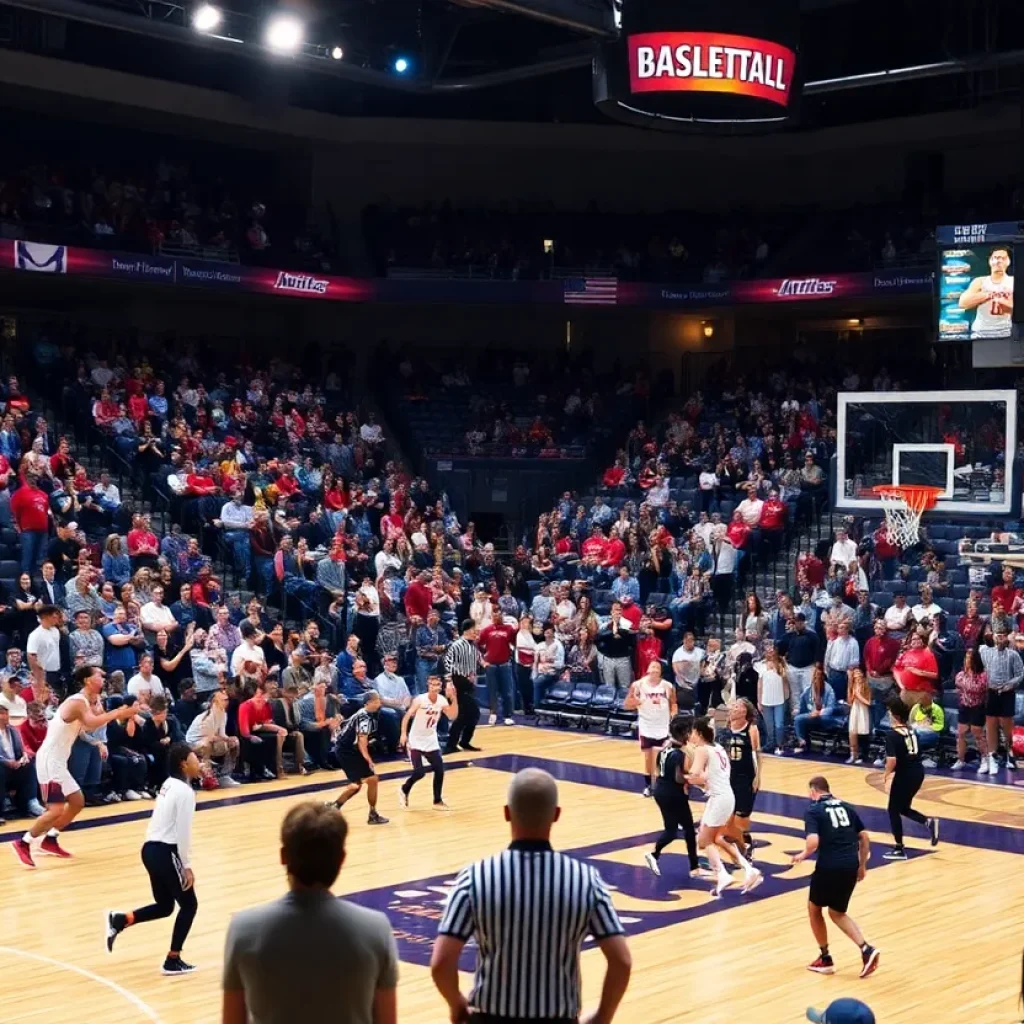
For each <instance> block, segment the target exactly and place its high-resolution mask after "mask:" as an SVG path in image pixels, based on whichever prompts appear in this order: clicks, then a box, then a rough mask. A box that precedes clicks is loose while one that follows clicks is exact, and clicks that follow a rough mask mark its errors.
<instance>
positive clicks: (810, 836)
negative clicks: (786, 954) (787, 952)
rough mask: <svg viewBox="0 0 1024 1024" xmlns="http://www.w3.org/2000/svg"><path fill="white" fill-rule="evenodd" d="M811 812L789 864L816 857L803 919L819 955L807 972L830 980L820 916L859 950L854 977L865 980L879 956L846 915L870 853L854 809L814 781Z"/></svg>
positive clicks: (832, 968) (831, 968) (820, 781)
mask: <svg viewBox="0 0 1024 1024" xmlns="http://www.w3.org/2000/svg"><path fill="white" fill-rule="evenodd" d="M808 787H809V789H810V792H809V794H808V795H809V796H810V798H811V806H810V807H808V808H807V810H806V811H804V831H805V832H806V835H807V838H806V840H805V842H804V848H803V849H802V850H801V851H800V852H799V853H798V854H797V855H796V856H795V857H794V858H793V863H794V864H799V863H800V862H801V861H803V860H806V859H807V858H808V857H809V856H811V854H812V853H817V855H818V856H817V861H816V863H815V865H814V874H812V875H811V891H810V892H809V893H808V896H807V914H808V917H809V918H810V921H811V931H812V932H814V940H815V942H817V943H818V947H819V949H820V950H821V953H820V955H819V956H818V959H817V960H815V961H814V963H811V964H808V965H807V969H808V970H809V971H814V973H815V974H835V973H836V968H835V964H834V963H833V961H832V955H831V954H830V953H829V951H828V925H826V924H825V915H824V914H823V913H822V910H823V909H824V908H825V907H828V916H829V917H830V918H832V922H833V924H835V925H836V926H837V927H838V928H839V929H840V930H841V931H842V932H843V934H844V935H846V937H847V938H848V939H849V940H850V941H851V942H853V943H855V944H856V945H857V946H858V948H859V949H860V956H861V964H862V966H861V971H860V976H861V977H862V978H866V977H867V976H868V975H869V974H873V973H874V972H875V968H877V967H878V958H879V951H878V950H877V949H875V947H874V946H872V945H871V944H870V943H869V942H867V941H865V939H864V935H863V934H862V933H861V930H860V928H858V927H857V922H856V921H854V919H853V918H852V917H850V916H849V915H848V914H847V913H846V910H847V908H848V907H849V905H850V897H851V896H852V895H853V890H854V889H855V888H856V886H857V883H858V882H862V881H863V880H864V875H865V873H866V872H867V869H868V856H869V854H870V853H871V837H870V836H869V835H868V833H867V829H865V828H864V823H863V822H862V821H861V820H860V815H859V814H858V813H857V809H856V808H855V807H853V806H852V805H850V804H847V803H844V802H843V801H842V800H837V799H836V798H835V797H834V796H833V795H832V794H831V792H830V791H829V787H828V782H827V781H826V780H825V779H824V778H822V776H820V775H816V776H815V777H814V778H813V779H811V781H810V782H809V783H808Z"/></svg>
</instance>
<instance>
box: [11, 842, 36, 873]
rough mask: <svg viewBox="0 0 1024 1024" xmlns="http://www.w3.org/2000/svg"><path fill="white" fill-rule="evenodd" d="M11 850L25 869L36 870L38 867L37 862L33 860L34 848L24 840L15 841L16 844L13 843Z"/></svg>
mask: <svg viewBox="0 0 1024 1024" xmlns="http://www.w3.org/2000/svg"><path fill="white" fill-rule="evenodd" d="M11 849H12V850H13V851H14V856H15V857H17V858H18V860H20V861H21V863H22V864H24V865H25V867H27V868H34V867H35V866H36V862H35V861H34V860H33V859H32V848H31V847H30V846H29V845H28V843H26V842H25V840H24V839H15V840H14V842H13V843H11Z"/></svg>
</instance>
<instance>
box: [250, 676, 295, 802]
mask: <svg viewBox="0 0 1024 1024" xmlns="http://www.w3.org/2000/svg"><path fill="white" fill-rule="evenodd" d="M243 693H244V694H245V697H246V699H245V700H243V701H242V703H241V704H240V705H239V707H238V733H239V739H240V744H241V754H242V759H243V761H244V762H245V764H246V766H247V767H248V770H249V781H250V782H257V781H259V780H260V779H274V778H278V779H283V778H284V766H283V763H282V751H283V750H284V741H285V740H286V739H287V738H288V732H287V730H286V729H284V728H283V727H281V726H279V725H276V724H275V723H274V721H273V710H272V709H271V706H270V702H269V701H268V700H267V697H266V692H265V690H264V686H263V684H262V683H260V684H258V685H257V684H255V683H247V685H246V688H245V689H244V690H243Z"/></svg>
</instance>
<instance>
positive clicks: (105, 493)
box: [92, 469, 121, 512]
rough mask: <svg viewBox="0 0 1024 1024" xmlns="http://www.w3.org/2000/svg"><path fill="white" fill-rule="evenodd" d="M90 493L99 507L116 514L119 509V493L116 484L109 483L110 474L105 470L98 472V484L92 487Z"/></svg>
mask: <svg viewBox="0 0 1024 1024" xmlns="http://www.w3.org/2000/svg"><path fill="white" fill-rule="evenodd" d="M92 493H93V494H95V495H96V497H97V499H98V500H99V503H100V506H101V507H102V508H104V509H106V510H107V511H108V512H116V511H117V510H118V509H119V508H120V507H121V492H120V491H119V490H118V489H117V484H113V483H111V482H110V473H108V472H107V470H105V469H104V470H102V471H101V472H100V480H99V483H98V484H96V485H95V486H94V487H93V489H92Z"/></svg>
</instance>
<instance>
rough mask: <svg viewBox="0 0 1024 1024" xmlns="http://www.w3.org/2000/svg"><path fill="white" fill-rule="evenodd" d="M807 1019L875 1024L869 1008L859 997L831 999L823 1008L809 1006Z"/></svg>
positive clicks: (821, 1022) (833, 1023)
mask: <svg viewBox="0 0 1024 1024" xmlns="http://www.w3.org/2000/svg"><path fill="white" fill-rule="evenodd" d="M807 1019H808V1020H810V1021H814V1024H875V1015H874V1014H873V1013H872V1012H871V1008H870V1007H869V1006H867V1005H866V1004H865V1003H862V1002H861V1001H860V1000H859V999H833V1000H832V1002H831V1003H829V1004H828V1006H827V1007H826V1008H825V1009H824V1010H815V1009H814V1008H813V1007H809V1008H808V1010H807Z"/></svg>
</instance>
